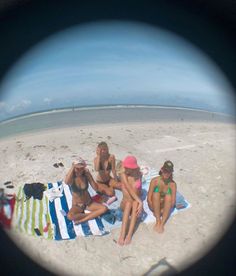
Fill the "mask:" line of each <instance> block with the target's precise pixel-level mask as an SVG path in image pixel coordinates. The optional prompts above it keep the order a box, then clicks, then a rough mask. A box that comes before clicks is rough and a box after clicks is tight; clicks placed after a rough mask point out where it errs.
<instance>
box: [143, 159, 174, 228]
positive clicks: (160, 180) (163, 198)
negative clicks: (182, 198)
mask: <svg viewBox="0 0 236 276" xmlns="http://www.w3.org/2000/svg"><path fill="white" fill-rule="evenodd" d="M173 171H174V165H173V163H172V162H171V161H170V160H168V161H166V162H165V163H164V165H163V166H162V168H161V170H160V172H159V176H157V177H154V178H153V179H152V180H151V183H150V186H149V190H148V195H147V202H148V206H149V208H150V210H151V211H152V212H153V214H154V216H155V217H156V224H155V227H154V229H155V230H156V231H157V232H158V233H162V232H163V231H164V225H165V223H166V221H167V219H168V217H169V215H170V212H171V208H173V207H174V206H175V201H176V183H175V182H174V180H173Z"/></svg>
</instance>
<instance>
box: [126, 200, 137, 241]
mask: <svg viewBox="0 0 236 276" xmlns="http://www.w3.org/2000/svg"><path fill="white" fill-rule="evenodd" d="M137 208H138V202H137V201H133V203H132V211H131V218H130V224H129V231H128V233H127V235H126V237H125V244H129V243H130V242H131V239H132V236H133V233H134V227H135V224H136V221H137Z"/></svg>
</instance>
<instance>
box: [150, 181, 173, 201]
mask: <svg viewBox="0 0 236 276" xmlns="http://www.w3.org/2000/svg"><path fill="white" fill-rule="evenodd" d="M158 180H159V182H158V183H157V186H156V187H155V188H154V190H153V192H154V193H159V192H160V185H161V183H160V181H161V177H159V178H158ZM170 182H171V181H170V180H168V182H167V184H166V183H165V182H164V183H165V185H168V188H167V191H166V192H161V197H164V196H165V195H171V194H172V190H171V188H170Z"/></svg>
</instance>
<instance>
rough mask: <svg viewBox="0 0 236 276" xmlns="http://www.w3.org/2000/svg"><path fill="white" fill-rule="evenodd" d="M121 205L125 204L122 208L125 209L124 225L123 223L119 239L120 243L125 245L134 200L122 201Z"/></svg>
mask: <svg viewBox="0 0 236 276" xmlns="http://www.w3.org/2000/svg"><path fill="white" fill-rule="evenodd" d="M121 205H123V206H121V208H122V209H123V219H122V225H121V231H120V237H119V239H118V244H119V245H124V241H125V235H126V229H127V226H128V221H129V215H130V211H131V209H132V202H130V201H126V202H125V203H124V204H122V203H121Z"/></svg>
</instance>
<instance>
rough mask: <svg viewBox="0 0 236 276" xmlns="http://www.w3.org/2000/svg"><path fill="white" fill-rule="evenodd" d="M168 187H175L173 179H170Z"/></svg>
mask: <svg viewBox="0 0 236 276" xmlns="http://www.w3.org/2000/svg"><path fill="white" fill-rule="evenodd" d="M170 185H171V186H174V187H176V182H175V181H174V180H173V179H171V181H170Z"/></svg>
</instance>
